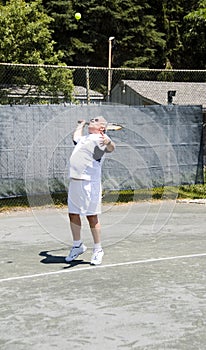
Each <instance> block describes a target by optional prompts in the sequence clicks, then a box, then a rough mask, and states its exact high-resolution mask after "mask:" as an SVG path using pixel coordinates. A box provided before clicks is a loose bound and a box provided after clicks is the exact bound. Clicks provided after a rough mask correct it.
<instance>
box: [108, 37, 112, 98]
mask: <svg viewBox="0 0 206 350" xmlns="http://www.w3.org/2000/svg"><path fill="white" fill-rule="evenodd" d="M112 40H114V36H110V37H109V56H108V89H107V101H108V102H110V93H111V80H112V71H111V67H112Z"/></svg>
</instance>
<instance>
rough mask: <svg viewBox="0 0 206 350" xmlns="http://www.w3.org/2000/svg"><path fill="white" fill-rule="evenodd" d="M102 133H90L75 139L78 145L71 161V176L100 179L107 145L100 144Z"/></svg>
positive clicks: (91, 179) (93, 179)
mask: <svg viewBox="0 0 206 350" xmlns="http://www.w3.org/2000/svg"><path fill="white" fill-rule="evenodd" d="M100 140H101V134H89V135H86V136H82V137H80V138H79V139H78V140H75V143H76V146H75V148H74V150H73V152H72V155H71V157H70V162H69V177H70V178H73V179H80V180H89V181H99V180H100V179H101V165H102V161H103V156H104V154H105V152H106V151H105V150H106V146H105V145H104V146H100Z"/></svg>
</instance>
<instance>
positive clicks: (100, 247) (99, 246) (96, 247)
mask: <svg viewBox="0 0 206 350" xmlns="http://www.w3.org/2000/svg"><path fill="white" fill-rule="evenodd" d="M101 249H102V245H101V243H94V250H101Z"/></svg>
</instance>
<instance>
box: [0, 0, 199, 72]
mask: <svg viewBox="0 0 206 350" xmlns="http://www.w3.org/2000/svg"><path fill="white" fill-rule="evenodd" d="M5 3H6V4H5ZM205 11H206V0H200V1H199V2H197V0H190V1H189V2H188V1H185V0H175V1H168V0H159V1H156V0H145V1H144V2H143V1H141V0H101V1H100V0H82V1H81V2H79V1H77V0H61V1H59V0H42V3H41V1H40V0H27V1H26V0H25V1H24V0H10V1H3V0H2V1H1V5H0V34H1V35H0V38H1V39H0V61H4V62H26V63H51V64H57V63H58V62H59V61H60V60H61V61H62V62H64V63H65V64H67V65H78V66H86V65H89V66H107V65H108V39H109V37H110V36H114V37H115V42H114V43H116V45H115V46H114V47H113V49H112V53H113V57H112V58H113V60H112V66H113V67H148V68H165V67H170V68H195V69H196V68H202V69H204V68H205V66H206V63H205V56H206V44H205V42H206V40H205V33H206V28H205V26H206V20H205ZM75 12H80V13H81V15H82V18H81V20H80V21H77V20H76V19H75V16H74V14H75ZM25 23H26V25H25ZM114 43H113V44H114Z"/></svg>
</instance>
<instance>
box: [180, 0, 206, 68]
mask: <svg viewBox="0 0 206 350" xmlns="http://www.w3.org/2000/svg"><path fill="white" fill-rule="evenodd" d="M184 21H185V32H184V36H183V40H184V45H185V55H184V60H183V62H184V65H185V66H187V68H190V69H206V60H205V57H206V0H201V1H199V3H198V4H197V8H196V10H194V11H191V12H190V13H188V14H187V15H186V16H185V17H184Z"/></svg>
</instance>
